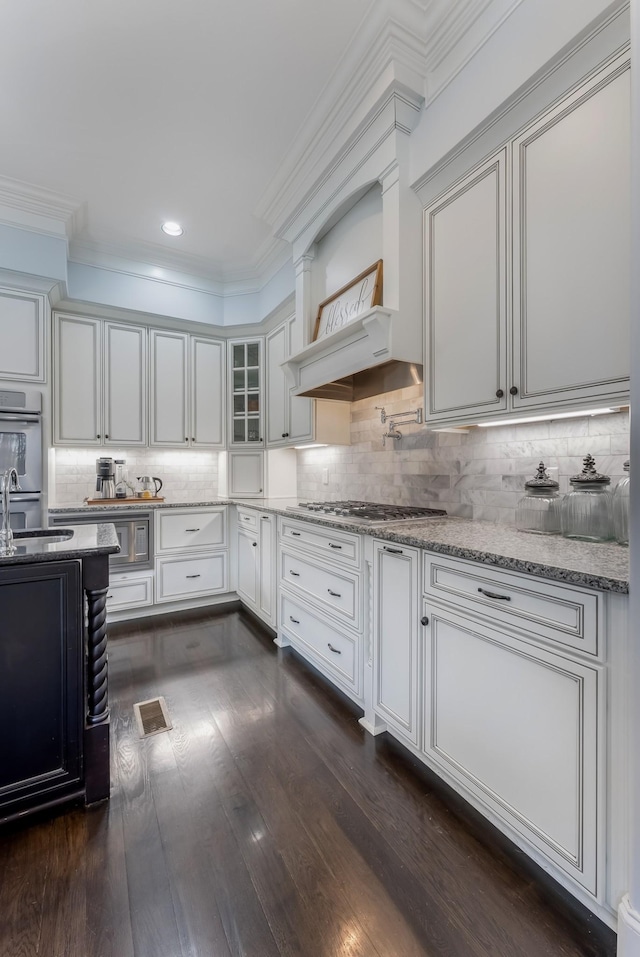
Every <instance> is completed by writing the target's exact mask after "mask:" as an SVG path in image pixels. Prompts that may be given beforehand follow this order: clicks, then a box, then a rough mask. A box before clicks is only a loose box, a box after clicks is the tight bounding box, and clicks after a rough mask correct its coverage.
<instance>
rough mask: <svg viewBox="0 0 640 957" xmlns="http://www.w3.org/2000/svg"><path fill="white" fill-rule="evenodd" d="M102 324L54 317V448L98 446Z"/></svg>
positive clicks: (96, 321) (67, 317)
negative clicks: (55, 444) (55, 445)
mask: <svg viewBox="0 0 640 957" xmlns="http://www.w3.org/2000/svg"><path fill="white" fill-rule="evenodd" d="M101 332H102V323H101V322H100V321H98V320H96V319H82V318H79V317H76V316H57V317H56V325H55V341H54V370H55V377H56V378H55V388H54V399H53V401H54V440H55V442H56V443H57V444H58V445H100V444H101V442H102V425H101V395H102V375H101V359H100V356H101V351H100V337H101Z"/></svg>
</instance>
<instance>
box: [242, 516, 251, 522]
mask: <svg viewBox="0 0 640 957" xmlns="http://www.w3.org/2000/svg"><path fill="white" fill-rule="evenodd" d="M242 521H243V522H250V521H251V519H250V518H249V516H248V515H243V516H242Z"/></svg>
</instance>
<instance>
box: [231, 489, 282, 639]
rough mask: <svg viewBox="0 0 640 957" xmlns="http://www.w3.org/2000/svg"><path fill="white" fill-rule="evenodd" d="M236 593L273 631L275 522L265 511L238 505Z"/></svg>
mask: <svg viewBox="0 0 640 957" xmlns="http://www.w3.org/2000/svg"><path fill="white" fill-rule="evenodd" d="M236 523H237V547H236V563H237V566H236V567H237V576H236V591H237V592H238V595H239V597H240V598H241V599H242V601H243V602H244V603H245V604H246V605H247V606H248V607H249V608H250V609H251V610H252V611H253V612H254V613H255V614H256V615H258V617H259V618H261V619H262V620H263V621H264V622H266V624H267V625H270V626H271V627H272V628H275V626H276V617H277V614H276V574H275V569H276V521H275V516H274V515H272V514H269V513H268V512H260V511H257V510H255V509H249V508H242V507H241V506H238V508H237V513H236Z"/></svg>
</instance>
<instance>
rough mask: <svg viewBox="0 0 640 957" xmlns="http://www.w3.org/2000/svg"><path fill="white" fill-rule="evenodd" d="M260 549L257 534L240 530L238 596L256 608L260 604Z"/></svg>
mask: <svg viewBox="0 0 640 957" xmlns="http://www.w3.org/2000/svg"><path fill="white" fill-rule="evenodd" d="M258 547H259V546H258V538H257V536H256V535H255V534H253V533H252V532H245V530H244V529H243V528H239V529H238V594H239V595H240V596H241V598H244V599H245V601H247V602H249V604H250V605H253V607H254V608H255V606H256V605H257V602H258V565H259V554H258Z"/></svg>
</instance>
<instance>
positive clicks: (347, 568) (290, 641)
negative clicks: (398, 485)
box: [276, 517, 365, 702]
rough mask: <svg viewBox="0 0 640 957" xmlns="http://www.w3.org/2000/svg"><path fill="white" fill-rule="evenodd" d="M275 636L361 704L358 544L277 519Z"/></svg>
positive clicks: (349, 536)
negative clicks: (276, 616)
mask: <svg viewBox="0 0 640 957" xmlns="http://www.w3.org/2000/svg"><path fill="white" fill-rule="evenodd" d="M278 570H279V572H278V574H279V589H278V591H279V600H278V629H277V630H278V637H277V639H276V643H277V644H278V645H280V646H281V647H284V646H286V645H292V646H293V647H294V648H295V649H296V651H298V652H299V653H300V654H301V655H302V656H303V657H304V658H306V659H307V660H308V661H310V662H311V664H313V665H314V666H315V667H316V668H318V670H319V671H321V672H322V673H323V674H324V675H325V676H326V677H327V678H328V679H329V680H330V681H332V682H333V683H334V684H336V685H337V686H338V687H339V688H340V689H341V690H342V691H344V692H346V693H347V694H348V695H349V696H350V697H351V698H353V699H354V700H355V701H358V702H361V701H362V700H363V683H364V665H363V660H364V617H365V616H364V596H363V589H362V578H363V574H362V573H363V567H362V539H361V536H360V535H355V534H353V533H350V532H343V531H336V530H334V529H331V528H325V527H322V526H318V525H314V524H313V523H310V522H301V521H296V520H295V519H289V518H286V517H281V518H280V519H279V524H278Z"/></svg>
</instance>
